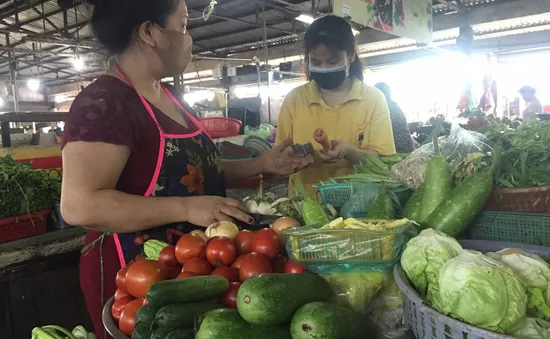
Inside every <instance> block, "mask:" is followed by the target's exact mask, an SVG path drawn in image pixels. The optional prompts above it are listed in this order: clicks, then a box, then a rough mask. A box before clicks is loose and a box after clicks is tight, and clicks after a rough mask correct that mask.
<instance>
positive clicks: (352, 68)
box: [349, 54, 364, 81]
mask: <svg viewBox="0 0 550 339" xmlns="http://www.w3.org/2000/svg"><path fill="white" fill-rule="evenodd" d="M363 71H364V68H363V63H362V62H361V60H359V56H358V55H357V54H355V59H354V60H353V62H352V63H351V65H349V75H350V76H352V77H356V78H357V79H359V80H361V81H363Z"/></svg>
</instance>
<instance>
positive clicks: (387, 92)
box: [374, 82, 391, 101]
mask: <svg viewBox="0 0 550 339" xmlns="http://www.w3.org/2000/svg"><path fill="white" fill-rule="evenodd" d="M374 87H376V88H378V89H379V90H380V92H382V93H383V94H384V96H385V97H386V100H387V101H390V100H391V88H390V85H388V84H387V83H385V82H379V83H377V84H376V85H374Z"/></svg>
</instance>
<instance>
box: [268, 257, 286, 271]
mask: <svg viewBox="0 0 550 339" xmlns="http://www.w3.org/2000/svg"><path fill="white" fill-rule="evenodd" d="M287 260H288V258H287V257H285V256H284V255H279V256H278V257H277V258H276V259H275V260H273V261H272V265H273V273H285V263H286V261H287Z"/></svg>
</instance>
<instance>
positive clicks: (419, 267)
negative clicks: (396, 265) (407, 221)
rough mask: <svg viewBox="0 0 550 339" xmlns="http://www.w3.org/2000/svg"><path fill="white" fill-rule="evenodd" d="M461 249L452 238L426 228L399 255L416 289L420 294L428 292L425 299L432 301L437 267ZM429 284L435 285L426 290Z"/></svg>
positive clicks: (437, 272)
mask: <svg viewBox="0 0 550 339" xmlns="http://www.w3.org/2000/svg"><path fill="white" fill-rule="evenodd" d="M461 251H462V246H460V244H459V243H458V242H457V241H456V240H455V239H454V238H451V237H449V236H448V235H446V234H444V233H442V232H439V231H436V230H433V229H427V230H424V231H422V232H420V234H419V235H418V236H417V237H415V238H412V239H411V241H409V243H408V244H407V247H406V248H405V251H404V252H403V255H402V256H401V266H402V267H403V270H404V271H405V273H406V274H407V277H408V278H409V280H410V281H411V283H412V284H413V286H414V287H415V288H416V290H417V291H418V292H419V293H420V294H421V295H422V296H426V294H429V296H428V298H427V299H428V301H431V302H433V300H432V299H433V297H432V294H436V293H435V291H436V290H437V286H436V285H437V282H438V277H439V269H440V268H441V267H442V266H443V265H445V263H446V262H447V261H449V260H450V259H452V258H454V257H456V256H457V255H458V254H459V253H460V252H461ZM429 285H435V286H431V287H430V291H428V286H429ZM428 292H429V293H428Z"/></svg>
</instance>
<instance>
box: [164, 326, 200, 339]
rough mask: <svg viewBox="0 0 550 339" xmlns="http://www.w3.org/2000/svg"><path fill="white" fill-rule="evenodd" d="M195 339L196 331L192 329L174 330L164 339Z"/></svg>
mask: <svg viewBox="0 0 550 339" xmlns="http://www.w3.org/2000/svg"><path fill="white" fill-rule="evenodd" d="M194 338H195V331H194V330H193V329H192V328H180V329H177V330H174V331H172V332H170V333H168V335H167V336H166V337H164V339H194Z"/></svg>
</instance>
